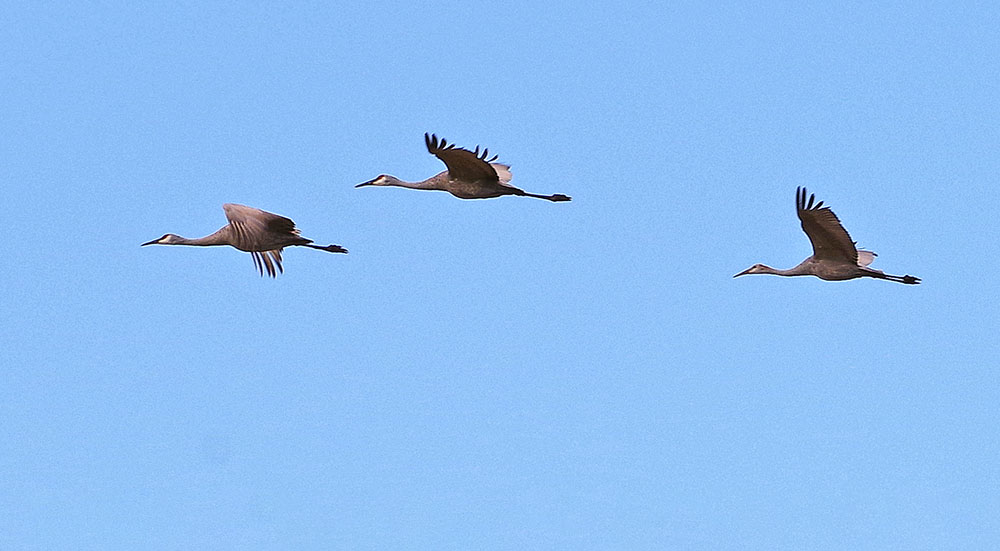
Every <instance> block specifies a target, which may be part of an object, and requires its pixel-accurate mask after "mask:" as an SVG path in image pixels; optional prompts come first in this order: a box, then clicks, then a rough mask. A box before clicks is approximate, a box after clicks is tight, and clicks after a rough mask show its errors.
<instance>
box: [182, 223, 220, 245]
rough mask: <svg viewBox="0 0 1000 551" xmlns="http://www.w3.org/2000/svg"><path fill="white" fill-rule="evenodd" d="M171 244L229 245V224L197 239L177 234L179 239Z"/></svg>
mask: <svg viewBox="0 0 1000 551" xmlns="http://www.w3.org/2000/svg"><path fill="white" fill-rule="evenodd" d="M170 244H171V245H194V246H196V247H211V246H213V245H229V244H230V240H229V226H228V225H226V226H223V227H222V228H220V229H219V231H217V232H215V233H213V234H211V235H206V236H205V237H198V238H195V239H188V238H187V237H181V236H177V240H176V241H174V242H173V243H170Z"/></svg>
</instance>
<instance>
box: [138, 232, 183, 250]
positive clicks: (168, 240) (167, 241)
mask: <svg viewBox="0 0 1000 551" xmlns="http://www.w3.org/2000/svg"><path fill="white" fill-rule="evenodd" d="M179 237H180V236H178V235H174V234H172V233H167V234H164V235H163V237H161V238H159V239H154V240H152V241H148V242H146V243H143V244H142V245H141V246H142V247H145V246H146V245H173V244H174V243H176V242H177V240H178V238H179Z"/></svg>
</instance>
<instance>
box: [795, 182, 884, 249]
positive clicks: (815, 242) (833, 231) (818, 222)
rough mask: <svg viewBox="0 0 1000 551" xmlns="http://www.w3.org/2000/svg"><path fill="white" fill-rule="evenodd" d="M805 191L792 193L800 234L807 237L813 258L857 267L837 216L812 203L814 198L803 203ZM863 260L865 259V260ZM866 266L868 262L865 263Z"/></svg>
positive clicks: (848, 237)
mask: <svg viewBox="0 0 1000 551" xmlns="http://www.w3.org/2000/svg"><path fill="white" fill-rule="evenodd" d="M807 194H808V193H807V192H806V188H804V187H800V188H797V189H796V191H795V206H796V210H797V211H798V214H799V220H801V221H802V231H804V232H806V235H807V236H809V241H811V242H812V246H813V257H814V258H816V259H824V260H844V261H848V262H851V263H852V264H857V262H858V250H857V249H856V248H855V247H854V241H852V240H851V236H850V235H848V233H847V230H845V229H844V226H842V225H841V224H840V220H839V219H838V218H837V215H836V214H834V213H833V211H832V210H830V207H824V206H823V201H820V202H819V203H816V204H815V205H814V204H813V202H814V201H815V199H816V195H815V194H812V195H809V200H808V202H807V201H806V195H807ZM866 260H867V259H866ZM869 262H870V261H869Z"/></svg>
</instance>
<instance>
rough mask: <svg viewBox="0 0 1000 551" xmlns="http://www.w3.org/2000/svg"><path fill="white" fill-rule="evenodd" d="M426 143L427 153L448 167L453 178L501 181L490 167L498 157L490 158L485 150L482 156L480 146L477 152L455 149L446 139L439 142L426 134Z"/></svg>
mask: <svg viewBox="0 0 1000 551" xmlns="http://www.w3.org/2000/svg"><path fill="white" fill-rule="evenodd" d="M424 143H426V144H427V151H430V152H431V154H432V155H434V156H435V157H437V158H438V159H441V162H443V163H444V164H445V166H447V167H448V174H449V175H450V176H451V177H452V178H454V179H456V180H465V181H469V182H475V181H479V180H491V181H493V182H497V181H499V178H498V177H497V171H496V170H495V169H494V168H493V167H492V166H490V163H492V162H493V161H495V160H497V155H494V156H493V157H490V151H489V150H488V149H483V152H482V153H481V154H480V153H479V146H478V145H477V146H476V150H475V151H469V150H468V149H462V148H460V147H455V144H450V143H448V142H447V141H446V140H445V139H444V138H441V139H440V140H438V137H437V136H435V135H433V134H424Z"/></svg>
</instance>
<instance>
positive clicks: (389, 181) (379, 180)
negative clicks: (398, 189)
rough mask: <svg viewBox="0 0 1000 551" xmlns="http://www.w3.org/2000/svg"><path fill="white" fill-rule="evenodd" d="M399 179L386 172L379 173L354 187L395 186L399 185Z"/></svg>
mask: <svg viewBox="0 0 1000 551" xmlns="http://www.w3.org/2000/svg"><path fill="white" fill-rule="evenodd" d="M399 183H400V180H399V178H396V177H395V176H390V175H388V174H379V175H378V176H377V177H376V178H375V179H373V180H368V181H367V182H363V183H360V184H358V185H356V186H354V187H356V188H357V187H364V186H395V185H399Z"/></svg>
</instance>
